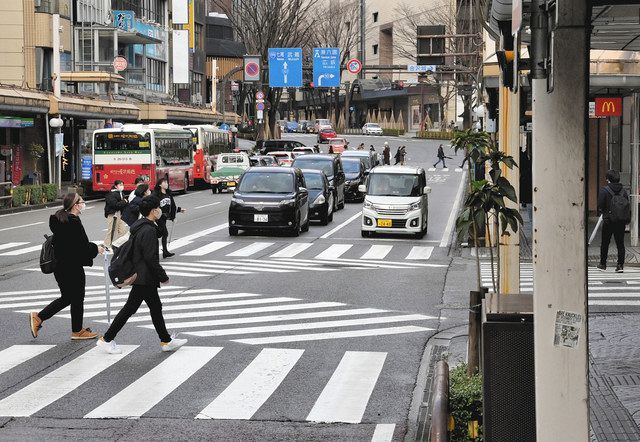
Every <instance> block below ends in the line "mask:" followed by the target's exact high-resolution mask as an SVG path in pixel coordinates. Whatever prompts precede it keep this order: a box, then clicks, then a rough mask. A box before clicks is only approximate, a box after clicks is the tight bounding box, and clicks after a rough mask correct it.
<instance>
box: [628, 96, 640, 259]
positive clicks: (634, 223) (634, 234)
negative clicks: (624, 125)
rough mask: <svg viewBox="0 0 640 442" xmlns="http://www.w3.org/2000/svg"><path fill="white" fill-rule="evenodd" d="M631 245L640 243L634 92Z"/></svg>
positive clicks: (638, 118) (638, 113) (639, 115)
mask: <svg viewBox="0 0 640 442" xmlns="http://www.w3.org/2000/svg"><path fill="white" fill-rule="evenodd" d="M631 109H632V112H631V224H630V226H629V227H630V228H631V245H632V246H634V247H637V246H638V245H639V244H640V240H639V238H638V225H639V224H640V220H639V219H638V218H639V216H638V215H640V213H638V212H639V211H638V204H639V201H640V200H639V197H640V183H639V182H638V181H639V180H638V178H639V174H640V170H638V169H639V166H640V93H638V92H634V94H633V106H632V107H631Z"/></svg>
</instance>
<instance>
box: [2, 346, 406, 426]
mask: <svg viewBox="0 0 640 442" xmlns="http://www.w3.org/2000/svg"><path fill="white" fill-rule="evenodd" d="M54 347H55V346H52V345H14V346H11V347H8V348H5V349H4V350H1V351H0V357H1V358H0V361H2V362H1V364H2V371H0V381H2V376H3V375H4V374H5V373H6V372H8V371H10V370H23V369H24V364H25V363H27V362H31V363H32V364H33V367H32V368H27V369H24V370H26V371H27V373H29V370H34V373H33V375H31V376H30V377H27V379H29V381H30V383H28V384H27V385H24V386H23V385H20V387H19V389H17V390H15V391H13V392H11V393H10V394H4V393H3V394H2V395H1V396H0V416H6V417H29V416H34V415H37V416H42V415H46V414H47V413H46V408H47V407H49V406H51V405H52V404H55V403H56V402H57V401H61V400H64V398H65V397H66V396H68V395H72V394H73V393H74V392H75V391H77V390H79V389H81V388H91V391H94V392H96V391H100V392H104V391H105V387H104V386H105V385H107V386H109V388H107V389H106V391H108V395H103V394H102V393H100V394H99V395H98V397H99V398H101V400H100V402H101V403H96V402H95V401H91V400H90V398H88V400H87V401H85V402H88V403H87V404H86V405H85V406H83V405H79V406H77V407H74V409H73V411H72V414H74V416H70V417H80V418H84V419H119V418H126V419H137V418H141V417H144V416H145V415H146V414H147V413H149V412H150V410H152V409H153V408H154V407H156V406H158V404H161V403H163V402H165V403H168V404H171V403H180V404H181V405H180V408H181V409H182V408H184V405H182V404H184V402H183V401H184V397H183V396H186V395H188V398H189V401H188V402H189V404H195V406H194V412H193V413H192V414H191V415H190V416H189V417H190V418H192V419H209V420H210V419H237V420H251V419H254V418H255V417H256V415H257V414H258V412H259V411H264V410H265V409H268V408H269V407H270V406H281V404H272V403H271V402H270V399H272V398H273V396H274V394H276V393H278V395H279V397H288V399H289V400H288V401H287V402H286V403H288V404H289V405H288V408H289V409H288V410H285V413H287V414H289V415H291V416H300V418H301V420H306V421H309V422H346V423H360V422H362V421H363V417H364V416H365V413H366V411H367V406H368V404H369V402H370V400H371V397H372V395H373V393H374V391H375V388H376V385H378V384H383V383H388V382H390V381H393V380H394V379H395V376H396V375H395V373H393V372H392V371H391V370H387V371H385V362H386V360H387V359H388V357H389V356H388V354H387V352H382V351H345V352H344V353H342V354H340V353H338V354H337V356H338V357H337V358H329V359H327V360H323V361H318V360H317V358H318V357H319V354H318V353H312V352H310V351H308V350H305V349H288V348H262V349H255V350H254V351H251V352H239V351H237V350H236V349H234V348H233V347H221V346H185V347H182V348H181V349H180V350H178V351H176V352H175V353H172V354H170V355H167V356H166V357H165V356H164V355H163V354H159V355H158V356H157V357H154V358H152V359H151V360H149V359H150V358H149V356H148V355H144V352H145V349H144V348H140V347H139V346H138V345H121V346H120V347H121V348H122V353H121V354H116V355H109V354H104V353H103V352H101V351H100V349H98V348H96V347H89V350H87V351H84V352H75V353H73V354H72V355H71V356H67V357H65V358H64V359H63V360H62V362H61V363H60V364H56V365H55V368H53V369H51V370H49V369H48V368H46V367H48V365H50V362H51V358H50V356H51V353H49V354H48V352H55V351H56V350H54ZM147 351H148V350H147ZM141 355H142V357H144V358H146V359H147V360H148V362H147V363H144V364H140V357H141ZM340 355H341V357H340ZM229 363H231V364H232V369H231V370H230V371H231V372H232V373H234V375H233V377H231V378H225V377H224V376H219V373H218V372H217V370H216V367H219V366H221V365H223V364H229ZM44 364H46V365H44ZM149 364H153V366H148V365H149ZM42 365H44V367H45V368H40V367H41V366H42ZM238 368H240V369H238ZM122 371H126V372H127V373H128V374H129V375H128V376H127V381H126V383H125V382H123V383H122V384H120V382H119V379H118V376H119V373H121V372H122ZM329 374H330V376H329ZM33 378H35V380H32V379H33ZM97 378H100V381H101V382H99V381H98V380H96V379H97ZM306 383H311V384H313V387H311V386H310V385H305V384H306ZM125 384H126V385H125ZM123 385H124V387H123ZM114 386H117V387H115V388H114ZM105 399H106V400H105ZM272 402H277V401H275V400H273V401H272ZM280 402H282V401H280ZM205 404H206V405H205ZM96 405H97V406H96ZM54 406H55V405H54ZM196 407H197V409H196ZM167 408H168V409H172V407H167ZM197 410H199V411H197ZM43 412H44V413H43ZM181 413H182V416H184V413H183V411H182V410H181ZM76 415H77V416H76ZM374 419H375V418H374ZM378 419H384V416H382V417H378Z"/></svg>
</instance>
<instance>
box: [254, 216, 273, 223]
mask: <svg viewBox="0 0 640 442" xmlns="http://www.w3.org/2000/svg"><path fill="white" fill-rule="evenodd" d="M253 222H254V223H268V222H269V215H259V214H255V215H253Z"/></svg>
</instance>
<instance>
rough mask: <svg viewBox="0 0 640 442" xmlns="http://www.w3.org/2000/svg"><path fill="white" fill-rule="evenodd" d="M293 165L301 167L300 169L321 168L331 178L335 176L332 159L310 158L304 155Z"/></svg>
mask: <svg viewBox="0 0 640 442" xmlns="http://www.w3.org/2000/svg"><path fill="white" fill-rule="evenodd" d="M293 167H299V168H300V169H313V170H321V171H323V172H324V174H325V175H326V176H327V177H328V178H331V177H332V176H333V161H332V160H331V159H327V160H318V159H309V158H305V157H304V155H303V156H300V157H298V158H296V161H295V162H294V163H293Z"/></svg>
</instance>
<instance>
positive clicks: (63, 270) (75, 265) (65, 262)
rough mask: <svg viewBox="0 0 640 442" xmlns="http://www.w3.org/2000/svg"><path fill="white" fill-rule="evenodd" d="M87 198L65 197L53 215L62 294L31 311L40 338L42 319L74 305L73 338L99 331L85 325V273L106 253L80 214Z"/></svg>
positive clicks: (51, 221)
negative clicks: (90, 236) (94, 259)
mask: <svg viewBox="0 0 640 442" xmlns="http://www.w3.org/2000/svg"><path fill="white" fill-rule="evenodd" d="M84 209H85V202H84V201H83V199H82V197H81V196H80V195H78V194H77V193H69V194H67V195H66V196H65V197H64V200H63V206H62V209H60V210H58V211H57V212H56V213H55V214H54V215H51V217H49V228H50V229H51V231H52V232H53V247H54V249H55V256H56V267H55V270H54V272H53V275H54V276H55V278H56V282H57V283H58V287H60V295H61V296H60V298H58V299H55V300H54V301H52V302H51V303H50V304H49V305H47V306H46V307H45V308H43V309H42V310H41V311H40V312H31V314H30V315H29V322H30V324H29V325H30V328H31V335H32V336H33V337H34V338H36V337H37V336H38V332H39V330H40V328H42V323H43V322H44V321H46V320H47V319H49V318H51V317H52V316H54V315H55V314H56V313H58V312H59V311H60V310H62V309H64V308H66V307H68V306H71V339H72V340H84V339H93V338H95V337H96V333H94V332H92V331H91V329H90V328H83V327H82V319H83V314H84V293H85V274H84V268H83V267H84V266H91V265H93V258H95V257H96V256H97V255H98V253H100V254H102V253H103V252H104V248H103V247H102V246H98V245H96V244H94V243H92V242H90V241H89V238H88V237H87V234H86V233H85V231H84V227H82V222H81V221H80V214H81V213H82V211H83V210H84Z"/></svg>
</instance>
